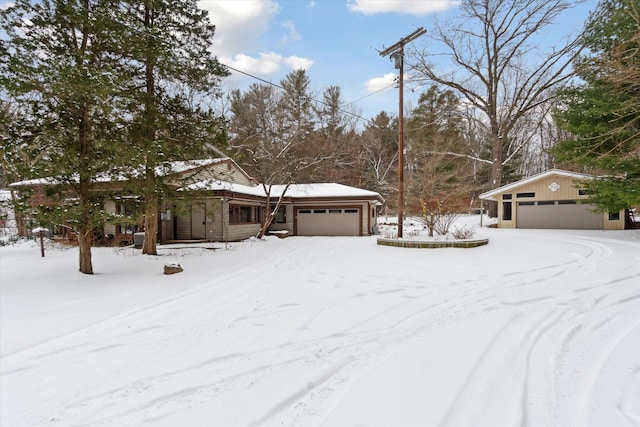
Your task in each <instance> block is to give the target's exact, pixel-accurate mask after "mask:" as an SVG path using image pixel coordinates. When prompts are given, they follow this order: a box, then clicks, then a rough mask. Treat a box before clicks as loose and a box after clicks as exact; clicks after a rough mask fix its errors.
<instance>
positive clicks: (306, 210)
mask: <svg viewBox="0 0 640 427" xmlns="http://www.w3.org/2000/svg"><path fill="white" fill-rule="evenodd" d="M298 213H301V214H310V213H311V209H300V210H299V211H298Z"/></svg>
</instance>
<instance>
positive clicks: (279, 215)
mask: <svg viewBox="0 0 640 427" xmlns="http://www.w3.org/2000/svg"><path fill="white" fill-rule="evenodd" d="M273 222H275V223H278V224H284V223H286V222H287V208H286V207H284V206H280V208H279V209H278V212H276V216H274V217H273Z"/></svg>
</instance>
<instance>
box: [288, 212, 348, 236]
mask: <svg viewBox="0 0 640 427" xmlns="http://www.w3.org/2000/svg"><path fill="white" fill-rule="evenodd" d="M296 221H297V234H298V236H359V235H360V209H358V208H313V209H298V210H297V212H296Z"/></svg>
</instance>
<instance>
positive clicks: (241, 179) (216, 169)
mask: <svg viewBox="0 0 640 427" xmlns="http://www.w3.org/2000/svg"><path fill="white" fill-rule="evenodd" d="M182 178H183V179H184V180H186V182H187V183H195V182H199V181H205V180H207V179H218V180H222V181H229V182H234V183H236V184H242V185H255V183H254V182H252V181H251V179H249V177H247V175H246V174H245V173H244V172H243V171H242V170H240V169H238V167H237V166H236V164H235V163H233V162H232V161H230V160H229V161H222V162H219V163H213V164H211V165H208V166H204V167H202V168H201V169H199V170H197V171H195V172H187V173H186V174H184V175H182ZM173 183H174V184H176V185H180V186H182V185H184V184H185V181H180V180H175V181H173Z"/></svg>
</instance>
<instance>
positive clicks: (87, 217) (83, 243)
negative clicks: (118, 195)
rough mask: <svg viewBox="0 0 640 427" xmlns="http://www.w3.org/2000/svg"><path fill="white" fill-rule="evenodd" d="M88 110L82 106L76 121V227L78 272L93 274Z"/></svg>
mask: <svg viewBox="0 0 640 427" xmlns="http://www.w3.org/2000/svg"><path fill="white" fill-rule="evenodd" d="M89 120H90V119H89V110H88V108H87V107H85V108H82V110H81V113H80V120H79V122H78V136H79V142H80V150H79V153H78V160H79V165H78V175H79V180H78V204H79V207H80V226H79V227H78V247H79V249H80V272H81V273H84V274H93V265H92V262H91V241H92V238H93V227H92V215H91V213H92V212H91V211H92V207H91V200H90V197H91V169H90V166H89V163H90V159H89V132H90V123H89Z"/></svg>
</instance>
